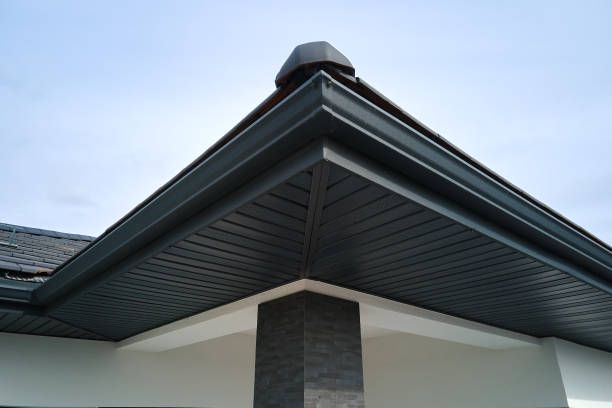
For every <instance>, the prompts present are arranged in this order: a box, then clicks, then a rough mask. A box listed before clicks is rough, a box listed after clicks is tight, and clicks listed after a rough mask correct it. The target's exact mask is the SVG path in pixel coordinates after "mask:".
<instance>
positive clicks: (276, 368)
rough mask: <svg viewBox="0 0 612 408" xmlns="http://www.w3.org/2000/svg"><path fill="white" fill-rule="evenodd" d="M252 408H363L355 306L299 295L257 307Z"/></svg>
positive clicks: (358, 327)
mask: <svg viewBox="0 0 612 408" xmlns="http://www.w3.org/2000/svg"><path fill="white" fill-rule="evenodd" d="M254 407H255V408H276V407H278V408H298V407H299V408H302V407H308V408H331V407H334V408H363V407H364V401H363V367H362V360H361V330H360V323H359V304H357V303H355V302H351V301H347V300H342V299H337V298H333V297H330V296H325V295H320V294H317V293H313V292H299V293H295V294H292V295H289V296H286V297H284V298H280V299H275V300H272V301H270V302H267V303H263V304H261V305H259V311H258V316H257V351H256V357H255V396H254Z"/></svg>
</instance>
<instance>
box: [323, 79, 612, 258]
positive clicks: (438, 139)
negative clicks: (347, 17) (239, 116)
mask: <svg viewBox="0 0 612 408" xmlns="http://www.w3.org/2000/svg"><path fill="white" fill-rule="evenodd" d="M328 73H329V74H330V76H332V77H333V78H334V79H335V80H337V81H338V82H340V83H341V84H343V85H344V86H346V87H348V88H349V89H351V90H352V91H354V92H356V93H357V94H358V95H360V96H362V97H363V98H365V99H366V100H368V101H369V102H371V103H373V104H374V105H376V106H377V107H379V108H380V109H382V110H384V111H385V112H387V113H389V114H391V115H392V116H394V117H396V118H397V119H399V120H401V121H402V122H404V123H405V124H407V125H408V126H410V127H411V128H413V129H415V130H416V131H418V132H419V133H421V134H422V135H423V136H425V137H427V138H429V139H431V140H432V141H433V142H434V143H436V144H437V145H439V146H440V147H442V148H443V149H445V150H447V151H449V152H450V153H451V154H453V155H455V156H457V157H459V158H460V159H461V160H463V161H465V162H466V163H467V164H469V165H470V166H473V167H474V168H476V169H477V170H478V171H480V172H482V173H483V174H486V175H487V176H488V177H490V178H491V179H492V180H495V181H496V182H497V183H499V184H501V185H502V186H504V187H505V188H507V189H508V190H510V191H512V192H513V193H515V194H517V195H518V196H520V197H521V198H522V199H524V200H526V201H528V202H529V203H531V204H532V205H534V206H535V207H537V208H538V209H540V210H541V211H543V212H545V213H546V214H548V215H549V216H551V217H553V218H555V219H556V220H557V221H558V222H560V223H563V224H565V225H566V226H567V227H569V228H571V229H573V230H574V231H575V232H576V233H578V234H581V235H583V236H584V237H585V238H588V239H589V240H591V241H593V242H594V243H595V244H597V245H599V246H601V247H603V248H605V249H607V250H608V251H612V246H611V245H609V244H608V243H606V242H605V241H603V240H601V239H600V238H598V237H597V236H595V235H593V234H592V233H590V232H589V231H587V230H586V229H584V228H583V227H581V226H579V225H578V224H576V223H574V222H572V221H571V220H569V219H568V218H566V217H564V216H563V215H562V214H560V213H558V212H557V211H555V210H553V209H552V208H550V207H549V206H547V205H546V204H544V203H542V202H541V201H539V200H538V199H536V198H535V197H533V196H531V195H529V194H528V193H527V192H525V191H524V190H522V189H521V188H519V187H517V186H515V185H514V184H512V183H511V182H510V181H508V180H507V179H505V178H504V177H502V176H500V175H499V174H497V173H495V172H494V171H493V170H491V169H490V168H488V167H487V166H485V165H484V164H482V163H481V162H479V161H478V160H476V159H474V158H473V157H471V156H470V155H468V154H467V153H465V152H464V151H463V150H461V149H460V148H459V147H457V146H455V145H454V144H452V143H451V142H449V141H448V140H447V139H445V138H444V137H442V136H441V135H440V134H439V133H437V132H435V131H433V130H432V129H431V128H429V127H427V125H425V124H423V123H422V122H421V121H419V120H418V119H416V118H415V117H413V116H412V115H410V114H409V113H407V112H405V111H404V110H403V109H402V108H400V107H399V106H397V105H396V104H395V103H393V102H392V101H390V100H389V99H388V98H387V97H385V96H384V95H383V94H381V93H380V92H379V91H378V90H376V89H375V88H374V87H372V86H371V85H369V84H368V83H367V82H366V81H364V80H363V79H361V78H358V77H357V78H352V77H350V76H347V75H344V74H342V73H339V72H328Z"/></svg>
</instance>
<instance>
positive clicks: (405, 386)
mask: <svg viewBox="0 0 612 408" xmlns="http://www.w3.org/2000/svg"><path fill="white" fill-rule="evenodd" d="M363 352H364V379H365V398H366V406H367V407H368V408H378V407H384V408H394V407H402V408H404V407H406V406H414V407H419V408H420V407H423V408H426V407H435V408H445V407H453V408H463V407H465V408H468V407H469V408H479V407H483V408H485V407H486V408H491V407H495V408H506V407H507V408H510V407H529V408H550V407H567V406H568V403H567V400H568V399H569V401H570V405H569V406H570V407H572V408H604V407H605V408H610V407H612V391H611V390H612V354H610V353H604V352H601V351H597V350H593V349H589V348H586V347H581V346H577V345H575V344H572V343H568V342H564V341H559V340H556V339H547V340H545V341H543V343H542V345H541V346H539V347H525V348H517V349H511V350H491V349H485V348H481V347H475V346H468V345H462V344H458V343H451V342H447V341H443V340H434V339H431V338H426V337H420V336H415V335H410V334H391V335H387V336H383V337H376V338H370V339H366V340H365V341H364V343H363ZM254 356H255V336H253V335H247V334H234V335H230V336H225V337H221V338H217V339H214V340H209V341H206V342H203V343H198V344H194V345H190V346H186V347H181V348H178V349H174V350H169V351H164V352H142V351H127V350H117V349H115V346H114V345H112V344H109V343H103V342H92V341H84V340H70V339H56V338H49V337H37V336H24V335H13V334H0V405H10V406H63V407H68V406H72V407H77V406H80V407H92V406H183V407H214V408H251V407H252V404H253V396H252V393H253V375H254V364H255V362H254ZM566 392H567V398H566Z"/></svg>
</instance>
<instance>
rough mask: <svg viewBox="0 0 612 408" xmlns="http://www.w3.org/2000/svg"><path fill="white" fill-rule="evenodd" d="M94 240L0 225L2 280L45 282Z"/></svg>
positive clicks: (81, 236)
mask: <svg viewBox="0 0 612 408" xmlns="http://www.w3.org/2000/svg"><path fill="white" fill-rule="evenodd" d="M94 239H95V238H94V237H90V236H87V235H80V234H68V233H65V232H58V231H49V230H43V229H39V228H30V227H23V226H20V225H12V224H5V223H0V278H4V279H12V280H26V281H34V282H41V281H44V280H46V279H48V277H49V276H50V275H51V274H52V273H53V271H54V270H55V269H57V268H58V267H59V266H60V265H62V264H63V263H64V262H66V261H67V260H68V259H70V258H71V257H73V256H74V255H76V254H78V253H79V252H80V251H81V250H82V249H83V248H85V247H86V246H87V245H89V244H90V243H91V242H92V241H93V240H94Z"/></svg>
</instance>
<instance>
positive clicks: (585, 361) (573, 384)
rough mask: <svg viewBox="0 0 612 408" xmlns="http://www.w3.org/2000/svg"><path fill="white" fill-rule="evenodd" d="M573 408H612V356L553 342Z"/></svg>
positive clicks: (569, 401)
mask: <svg viewBox="0 0 612 408" xmlns="http://www.w3.org/2000/svg"><path fill="white" fill-rule="evenodd" d="M551 341H552V342H553V344H554V347H555V350H556V352H557V360H558V362H559V368H560V369H561V377H562V378H563V384H564V385H565V393H566V394H567V400H568V403H569V406H570V407H571V408H610V407H612V353H604V352H601V351H599V350H595V349H592V348H589V347H583V346H579V345H577V344H574V343H570V342H567V341H563V340H559V339H553V340H551Z"/></svg>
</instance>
